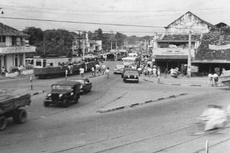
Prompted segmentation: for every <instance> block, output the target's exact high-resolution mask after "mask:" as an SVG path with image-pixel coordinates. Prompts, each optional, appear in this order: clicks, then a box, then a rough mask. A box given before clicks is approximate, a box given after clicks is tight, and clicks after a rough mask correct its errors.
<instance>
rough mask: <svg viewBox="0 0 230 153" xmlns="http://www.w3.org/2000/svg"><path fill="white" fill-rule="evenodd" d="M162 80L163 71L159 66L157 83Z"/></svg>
mask: <svg viewBox="0 0 230 153" xmlns="http://www.w3.org/2000/svg"><path fill="white" fill-rule="evenodd" d="M160 79H161V69H160V67H159V66H158V67H157V83H160Z"/></svg>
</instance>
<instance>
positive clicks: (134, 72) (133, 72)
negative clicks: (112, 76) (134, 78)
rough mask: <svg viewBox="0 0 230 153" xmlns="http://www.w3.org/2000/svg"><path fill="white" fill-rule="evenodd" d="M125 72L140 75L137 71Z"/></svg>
mask: <svg viewBox="0 0 230 153" xmlns="http://www.w3.org/2000/svg"><path fill="white" fill-rule="evenodd" d="M125 74H133V75H138V72H137V71H125Z"/></svg>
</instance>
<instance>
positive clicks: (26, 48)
mask: <svg viewBox="0 0 230 153" xmlns="http://www.w3.org/2000/svg"><path fill="white" fill-rule="evenodd" d="M26 37H28V35H26V34H24V33H22V32H20V31H18V30H16V29H14V28H12V27H9V26H7V25H5V24H2V23H0V67H1V68H2V67H4V68H6V69H7V71H9V70H10V68H11V67H18V66H20V65H25V59H26V53H31V52H35V50H36V47H34V46H30V45H29V44H28V43H27V41H26ZM0 71H2V69H1V70H0Z"/></svg>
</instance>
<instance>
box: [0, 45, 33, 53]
mask: <svg viewBox="0 0 230 153" xmlns="http://www.w3.org/2000/svg"><path fill="white" fill-rule="evenodd" d="M35 48H36V47H34V46H30V47H24V46H23V47H22V46H20V47H4V48H0V53H5V54H8V53H28V52H35Z"/></svg>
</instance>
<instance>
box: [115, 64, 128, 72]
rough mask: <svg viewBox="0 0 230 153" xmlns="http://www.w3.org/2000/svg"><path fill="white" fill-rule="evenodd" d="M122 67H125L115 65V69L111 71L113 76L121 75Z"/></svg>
mask: <svg viewBox="0 0 230 153" xmlns="http://www.w3.org/2000/svg"><path fill="white" fill-rule="evenodd" d="M124 67H125V65H121V64H118V65H116V66H115V68H114V69H113V73H114V74H122V73H123V69H124Z"/></svg>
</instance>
